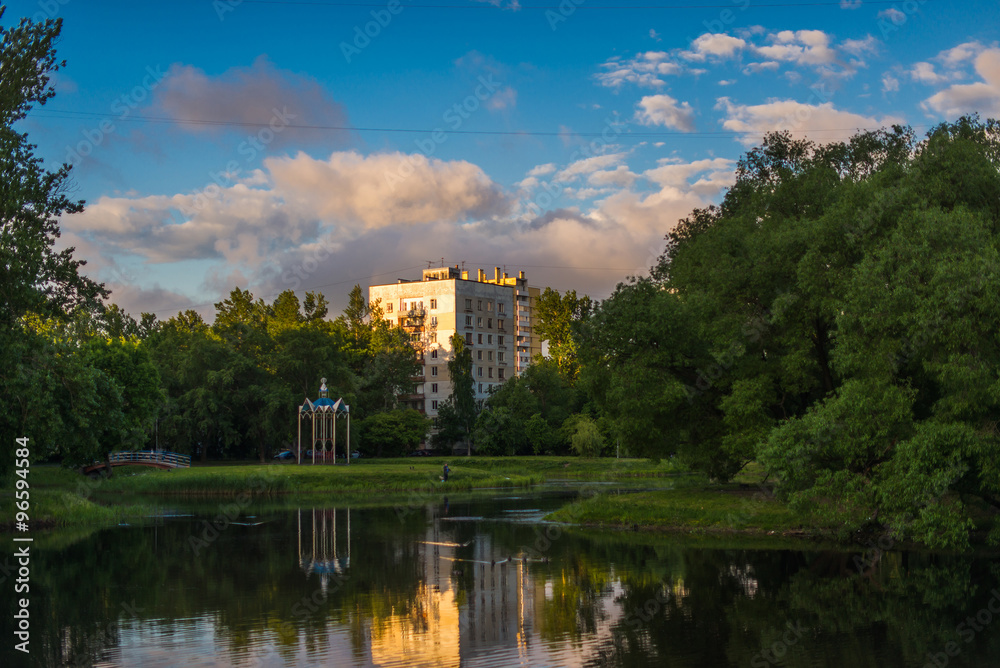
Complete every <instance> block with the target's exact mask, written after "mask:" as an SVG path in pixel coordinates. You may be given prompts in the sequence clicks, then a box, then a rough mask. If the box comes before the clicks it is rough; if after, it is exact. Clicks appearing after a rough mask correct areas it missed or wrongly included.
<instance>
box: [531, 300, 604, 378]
mask: <svg viewBox="0 0 1000 668" xmlns="http://www.w3.org/2000/svg"><path fill="white" fill-rule="evenodd" d="M593 307H594V303H593V302H592V301H591V299H590V297H588V296H587V295H584V296H582V297H577V296H576V290H567V291H566V292H565V293H564V294H562V295H560V294H559V291H558V290H553V289H552V288H545V290H544V291H543V292H542V294H541V295H540V296H539V298H538V299H537V300H536V302H535V323H534V331H535V335H536V336H538V338H539V339H541V340H542V341H548V348H549V357H551V358H552V359H553V360H554V361H555V363H556V366H557V367H558V368H559V370H560V371H561V372H562V373H564V374H565V375H566V376H567V377H568V378H570V379H571V380H574V379H575V378H576V375H577V371H578V361H577V347H576V341H575V340H574V338H573V324H574V323H575V322H578V321H580V320H583V319H585V318H586V317H587V316H588V315H589V313H590V311H591V310H592V309H593Z"/></svg>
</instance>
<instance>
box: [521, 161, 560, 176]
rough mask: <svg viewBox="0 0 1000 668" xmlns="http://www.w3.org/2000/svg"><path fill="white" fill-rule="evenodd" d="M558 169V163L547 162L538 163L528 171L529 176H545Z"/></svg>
mask: <svg viewBox="0 0 1000 668" xmlns="http://www.w3.org/2000/svg"><path fill="white" fill-rule="evenodd" d="M554 171H556V163H554V162H547V163H545V164H544V165H537V166H535V167H532V168H531V169H530V170H529V171H528V176H545V175H546V174H551V173H552V172H554Z"/></svg>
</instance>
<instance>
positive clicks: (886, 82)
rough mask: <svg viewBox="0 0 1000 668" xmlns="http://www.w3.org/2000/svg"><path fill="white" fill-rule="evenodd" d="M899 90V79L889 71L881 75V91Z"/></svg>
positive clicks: (891, 91)
mask: <svg viewBox="0 0 1000 668" xmlns="http://www.w3.org/2000/svg"><path fill="white" fill-rule="evenodd" d="M898 90H899V79H897V78H896V77H894V76H892V75H891V74H889V73H886V74H883V75H882V92H883V93H895V92H896V91H898Z"/></svg>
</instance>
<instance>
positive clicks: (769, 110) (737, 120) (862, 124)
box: [716, 97, 903, 145]
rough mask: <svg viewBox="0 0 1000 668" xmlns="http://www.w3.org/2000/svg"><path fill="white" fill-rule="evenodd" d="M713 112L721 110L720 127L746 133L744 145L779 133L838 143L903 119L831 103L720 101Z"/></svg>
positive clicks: (725, 99) (724, 98)
mask: <svg viewBox="0 0 1000 668" xmlns="http://www.w3.org/2000/svg"><path fill="white" fill-rule="evenodd" d="M716 109H724V110H725V112H726V119H725V120H724V121H723V122H722V126H723V127H724V128H725V129H727V130H731V131H734V132H743V133H747V134H746V135H745V136H744V137H742V138H741V140H740V141H742V142H743V143H744V144H745V145H751V144H754V143H757V141H758V140H759V138H760V135H762V134H764V133H767V132H773V131H778V130H788V131H790V132H794V133H796V134H805V135H807V136H808V137H809V138H810V139H812V140H814V141H818V142H821V143H822V142H830V141H841V140H844V139H847V138H849V137H851V136H852V135H854V134H856V133H857V131H858V130H872V129H877V128H881V127H885V126H889V125H892V124H894V123H902V122H903V121H902V119H899V118H897V117H894V116H883V117H882V118H880V119H878V118H873V117H868V116H861V115H860V114H855V113H852V112H848V111H841V110H839V109H836V108H834V106H833V103H832V102H825V103H823V104H819V105H810V104H803V103H801V102H796V101H795V100H770V101H768V102H767V103H765V104H758V105H741V104H734V103H733V102H732V101H731V100H730V99H729V98H727V97H720V98H719V100H718V103H717V104H716Z"/></svg>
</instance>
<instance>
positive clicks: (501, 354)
mask: <svg viewBox="0 0 1000 668" xmlns="http://www.w3.org/2000/svg"><path fill="white" fill-rule="evenodd" d="M497 362H503V352H499V353H497ZM433 368H434V373H432V374H431V375H432V376H434V375H436V374H437V367H433Z"/></svg>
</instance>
